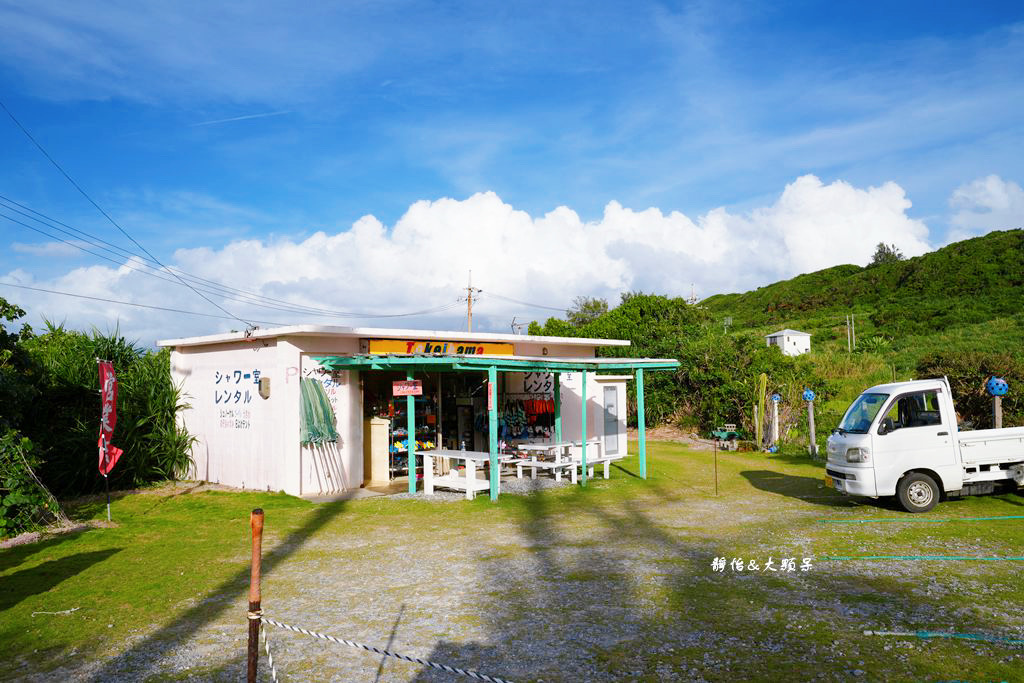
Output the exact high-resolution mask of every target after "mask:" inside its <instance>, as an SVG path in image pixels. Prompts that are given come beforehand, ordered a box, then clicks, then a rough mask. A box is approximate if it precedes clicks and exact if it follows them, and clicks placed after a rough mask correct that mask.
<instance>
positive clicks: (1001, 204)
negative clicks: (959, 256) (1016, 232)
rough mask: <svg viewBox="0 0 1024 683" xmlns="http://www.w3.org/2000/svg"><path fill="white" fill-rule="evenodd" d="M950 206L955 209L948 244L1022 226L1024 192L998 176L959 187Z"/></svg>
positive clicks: (950, 201)
mask: <svg viewBox="0 0 1024 683" xmlns="http://www.w3.org/2000/svg"><path fill="white" fill-rule="evenodd" d="M949 205H950V206H951V207H952V208H953V209H955V210H956V213H955V214H954V215H953V218H952V220H951V221H950V226H951V230H950V232H949V236H948V240H949V242H957V241H959V240H963V239H967V238H969V237H977V236H978V235H983V234H985V233H987V232H991V231H992V230H1007V229H1010V228H1019V227H1022V226H1024V189H1021V186H1020V185H1018V184H1017V183H1015V182H1013V181H1009V180H1003V179H1002V178H1000V177H999V176H997V175H990V176H987V177H985V178H978V179H977V180H973V181H971V182H969V183H967V184H965V185H961V186H960V187H958V188H957V189H956V190H954V191H953V194H952V196H951V197H950V198H949Z"/></svg>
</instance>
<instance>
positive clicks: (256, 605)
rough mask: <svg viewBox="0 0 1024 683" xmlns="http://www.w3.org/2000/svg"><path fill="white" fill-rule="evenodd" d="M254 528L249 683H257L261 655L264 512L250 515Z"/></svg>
mask: <svg viewBox="0 0 1024 683" xmlns="http://www.w3.org/2000/svg"><path fill="white" fill-rule="evenodd" d="M249 526H250V527H252V569H251V571H250V573H249V614H248V617H249V648H248V660H249V661H248V665H249V666H248V674H247V678H246V681H247V683H256V667H257V666H258V664H259V654H260V617H262V616H263V610H262V609H260V558H261V556H262V555H263V510H262V509H261V508H256V509H255V510H253V511H252V514H250V515H249Z"/></svg>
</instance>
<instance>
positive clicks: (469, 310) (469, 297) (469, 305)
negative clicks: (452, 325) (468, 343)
mask: <svg viewBox="0 0 1024 683" xmlns="http://www.w3.org/2000/svg"><path fill="white" fill-rule="evenodd" d="M482 291H483V290H482V289H477V288H476V287H474V286H473V271H472V270H471V271H469V286H468V287H466V320H467V324H468V329H469V331H470V332H472V331H473V292H477V293H480V292H482Z"/></svg>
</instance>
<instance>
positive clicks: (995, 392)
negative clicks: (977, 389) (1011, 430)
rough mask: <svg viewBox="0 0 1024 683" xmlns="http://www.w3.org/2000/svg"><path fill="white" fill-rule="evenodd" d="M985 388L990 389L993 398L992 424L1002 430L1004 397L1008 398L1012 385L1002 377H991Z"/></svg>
mask: <svg viewBox="0 0 1024 683" xmlns="http://www.w3.org/2000/svg"><path fill="white" fill-rule="evenodd" d="M985 388H986V389H988V393H989V395H990V396H991V397H992V424H993V425H994V426H995V428H996V429H1002V428H1003V396H1006V392H1008V391H1009V390H1010V385H1009V384H1008V383H1007V382H1006V380H1005V379H1003V378H1002V377H989V379H988V381H987V382H985Z"/></svg>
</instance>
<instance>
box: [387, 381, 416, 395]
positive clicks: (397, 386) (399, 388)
mask: <svg viewBox="0 0 1024 683" xmlns="http://www.w3.org/2000/svg"><path fill="white" fill-rule="evenodd" d="M391 395H392V396H422V395H423V381H422V380H418V379H403V380H401V381H398V382H392V383H391Z"/></svg>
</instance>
